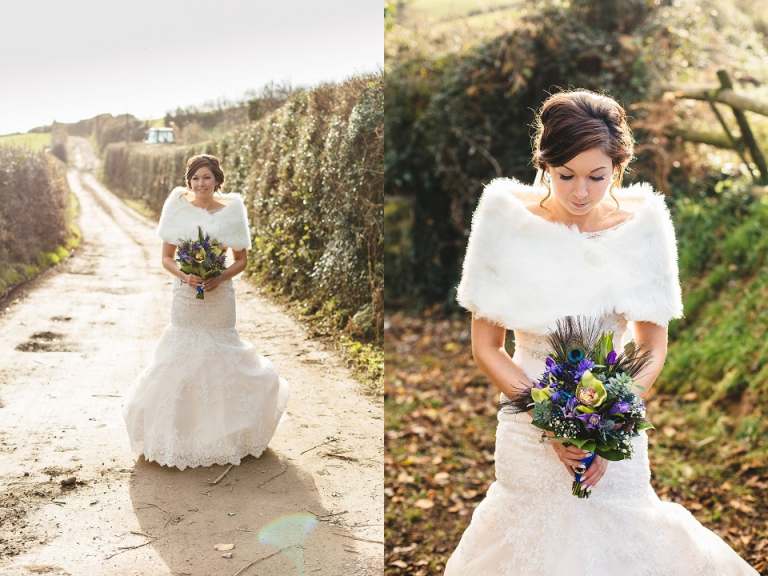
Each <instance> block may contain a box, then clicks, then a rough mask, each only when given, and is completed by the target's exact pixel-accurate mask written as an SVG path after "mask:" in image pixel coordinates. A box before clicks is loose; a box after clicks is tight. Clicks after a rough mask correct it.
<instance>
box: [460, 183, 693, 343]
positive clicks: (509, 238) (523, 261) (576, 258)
mask: <svg viewBox="0 0 768 576" xmlns="http://www.w3.org/2000/svg"><path fill="white" fill-rule="evenodd" d="M614 194H615V195H616V197H617V198H618V199H619V202H620V203H621V207H622V209H624V210H627V211H629V212H631V213H632V215H631V216H630V218H629V220H628V221H626V222H625V223H623V224H621V225H619V226H618V227H616V228H615V229H611V230H609V231H607V232H606V233H605V234H603V235H601V236H599V237H596V238H590V237H588V236H587V235H586V234H583V233H581V232H579V230H578V228H576V226H572V227H568V226H566V225H564V224H559V223H553V222H548V221H547V220H544V219H543V218H541V217H539V216H536V215H534V214H532V213H531V212H530V211H528V210H527V209H526V207H525V206H526V205H529V204H532V203H534V202H537V203H538V202H539V201H541V199H542V198H543V195H544V191H543V190H542V189H534V188H532V187H531V186H527V185H524V184H521V183H520V182H518V181H516V180H510V179H507V178H499V179H496V180H494V181H493V182H491V183H490V184H489V185H488V186H487V187H486V188H485V191H484V192H483V195H482V197H481V198H480V202H479V204H478V206H477V209H476V210H475V213H474V215H473V217H472V231H471V233H470V237H469V245H468V247H467V253H466V257H465V258H464V265H463V273H462V277H461V283H460V284H459V287H458V293H457V300H458V302H459V304H461V305H462V306H463V307H464V308H466V309H468V310H470V311H472V312H473V313H474V314H475V315H476V316H478V317H481V318H486V319H488V320H490V321H492V322H495V323H497V324H499V325H502V326H505V327H506V328H508V329H512V330H522V331H524V332H532V333H537V334H543V333H546V332H547V331H548V330H550V329H553V328H555V324H556V321H557V320H558V319H559V318H562V317H564V316H569V315H585V316H592V317H601V316H603V315H604V314H610V313H619V314H623V315H624V316H625V317H626V319H627V320H637V321H649V322H654V323H656V324H660V325H666V324H667V323H668V322H669V321H670V320H671V319H673V318H680V317H681V316H682V313H683V305H682V298H681V292H680V282H679V279H678V266H677V245H676V241H675V232H674V228H673V226H672V220H671V218H670V215H669V210H668V209H667V207H666V205H665V204H664V197H663V196H662V195H660V194H657V193H655V192H654V191H653V189H652V188H651V186H650V185H648V184H635V185H633V186H630V187H629V188H624V189H616V190H614Z"/></svg>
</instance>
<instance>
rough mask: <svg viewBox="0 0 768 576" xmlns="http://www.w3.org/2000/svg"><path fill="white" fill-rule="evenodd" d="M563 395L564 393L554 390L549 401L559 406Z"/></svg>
mask: <svg viewBox="0 0 768 576" xmlns="http://www.w3.org/2000/svg"><path fill="white" fill-rule="evenodd" d="M564 395H565V392H563V391H562V390H557V389H555V391H554V392H553V393H552V397H551V398H550V400H551V401H552V402H553V403H555V404H559V403H560V401H561V400H562V399H563V397H564Z"/></svg>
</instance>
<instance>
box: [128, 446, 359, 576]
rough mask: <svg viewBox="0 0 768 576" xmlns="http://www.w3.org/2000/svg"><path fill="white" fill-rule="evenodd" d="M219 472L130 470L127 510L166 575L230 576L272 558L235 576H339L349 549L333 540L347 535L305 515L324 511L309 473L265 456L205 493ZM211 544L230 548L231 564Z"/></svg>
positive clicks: (150, 465)
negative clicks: (167, 571)
mask: <svg viewBox="0 0 768 576" xmlns="http://www.w3.org/2000/svg"><path fill="white" fill-rule="evenodd" d="M226 469H227V467H226V466H213V467H201V468H187V469H186V470H184V471H179V470H178V469H177V468H168V467H165V466H160V465H158V464H157V463H155V462H147V461H146V460H145V459H144V457H143V456H141V457H140V458H139V460H138V461H137V462H136V465H135V466H134V473H133V475H132V479H131V482H130V498H131V502H132V503H133V508H134V511H135V514H136V517H137V518H138V520H139V524H140V526H141V531H142V532H143V533H144V534H146V535H147V536H149V537H150V538H152V539H153V540H152V541H151V543H150V544H148V546H151V547H152V548H154V550H155V551H156V552H157V553H158V554H159V555H160V556H161V557H162V559H163V561H164V562H165V563H166V564H167V565H168V567H169V568H170V570H171V571H172V573H173V574H190V575H195V576H197V575H198V574H201V575H202V574H226V575H229V576H231V575H232V574H235V573H236V572H237V571H238V570H239V569H241V568H243V567H244V566H246V565H247V564H249V563H250V562H252V561H254V560H258V559H260V558H265V557H268V556H270V555H271V554H273V553H275V552H277V553H276V554H274V555H272V556H271V557H268V558H266V559H265V560H263V561H261V562H258V563H256V564H254V565H253V566H251V567H250V568H248V569H247V570H244V571H243V572H242V576H247V575H255V574H259V575H272V574H274V575H278V574H279V575H280V576H290V575H293V574H301V575H304V574H344V573H345V572H344V570H345V568H344V565H345V564H348V562H346V561H345V562H344V564H342V561H344V560H345V558H344V557H345V556H346V557H352V556H354V555H353V554H352V553H347V554H345V545H346V546H347V547H349V545H350V544H351V543H352V541H351V540H348V539H347V538H345V537H344V536H339V535H338V534H342V533H346V534H348V532H347V531H346V530H344V529H342V528H340V527H338V526H332V525H330V524H329V522H327V521H318V520H317V519H316V516H315V515H313V514H312V513H311V512H314V513H315V514H317V515H321V516H322V515H323V514H326V513H327V511H326V510H324V509H323V508H322V506H321V505H320V502H319V498H318V493H317V489H316V487H315V484H314V482H313V480H312V478H311V476H310V475H309V474H308V473H306V472H303V471H302V470H301V469H300V468H299V467H298V466H296V465H295V464H293V463H292V462H291V461H290V460H288V459H287V458H285V457H283V456H282V455H280V454H278V453H276V452H273V451H272V450H269V449H267V450H266V451H265V452H264V454H262V456H261V457H260V458H258V459H256V458H253V457H252V456H249V457H247V458H246V459H244V460H243V461H242V463H241V464H240V466H234V467H232V469H231V470H230V471H229V472H228V473H227V474H226V475H225V476H224V477H223V478H222V480H221V481H220V482H219V483H218V484H216V485H212V484H211V482H213V481H214V480H216V478H218V477H219V476H220V475H221V474H222V472H224V471H225V470H226ZM310 511H311V512H310ZM335 512H341V511H335ZM260 533H261V535H262V538H261V540H262V541H261V542H260ZM266 541H269V542H270V543H271V544H268V543H266ZM140 543H141V542H140ZM217 544H234V548H233V549H232V550H231V553H232V557H231V558H229V559H227V558H223V557H222V555H224V554H226V553H227V552H226V550H222V551H219V550H216V549H215V548H214V546H215V545H217ZM280 548H285V549H284V550H283V551H281V552H278V550H280ZM334 548H335V550H334ZM128 553H135V552H132V551H128ZM350 560H351V558H350ZM332 563H337V564H338V565H331V564H332Z"/></svg>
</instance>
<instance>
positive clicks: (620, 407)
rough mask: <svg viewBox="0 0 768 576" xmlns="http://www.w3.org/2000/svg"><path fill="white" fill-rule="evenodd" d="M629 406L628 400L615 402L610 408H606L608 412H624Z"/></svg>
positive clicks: (627, 410)
mask: <svg viewBox="0 0 768 576" xmlns="http://www.w3.org/2000/svg"><path fill="white" fill-rule="evenodd" d="M630 408H631V406H630V405H629V402H616V403H615V404H614V405H613V406H611V409H610V410H608V414H626V413H627V412H629V409H630Z"/></svg>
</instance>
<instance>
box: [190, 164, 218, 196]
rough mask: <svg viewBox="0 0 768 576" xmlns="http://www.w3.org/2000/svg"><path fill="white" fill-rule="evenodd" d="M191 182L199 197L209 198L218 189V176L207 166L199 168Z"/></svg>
mask: <svg viewBox="0 0 768 576" xmlns="http://www.w3.org/2000/svg"><path fill="white" fill-rule="evenodd" d="M189 183H190V185H191V186H192V192H194V193H195V196H196V197H198V198H209V197H211V196H213V193H214V191H215V189H216V177H215V176H214V175H213V172H211V169H210V168H208V167H206V166H203V167H202V168H198V170H197V172H195V173H194V174H193V175H192V178H190V179H189Z"/></svg>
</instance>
